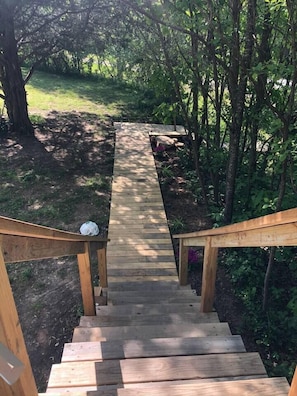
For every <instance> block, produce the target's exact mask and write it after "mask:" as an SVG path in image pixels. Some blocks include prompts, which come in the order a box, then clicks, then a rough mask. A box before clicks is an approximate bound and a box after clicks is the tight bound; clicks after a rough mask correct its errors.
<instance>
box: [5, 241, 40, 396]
mask: <svg viewBox="0 0 297 396" xmlns="http://www.w3.org/2000/svg"><path fill="white" fill-rule="evenodd" d="M0 279H1V287H0V342H1V343H2V344H3V345H5V346H6V347H7V348H8V349H9V350H10V351H11V352H12V353H13V354H14V355H15V356H16V357H17V358H18V359H19V360H20V361H21V362H22V363H23V364H24V370H23V372H22V373H21V375H20V377H19V379H18V380H17V381H16V382H15V383H14V384H13V385H8V384H7V383H6V382H5V381H4V380H3V379H1V378H0V395H5V396H13V395H18V396H28V395H30V396H37V395H38V391H37V387H36V383H35V379H34V376H33V372H32V368H31V364H30V360H29V356H28V353H27V348H26V344H25V341H24V336H23V333H22V329H21V325H20V321H19V317H18V313H17V309H16V306H15V302H14V298H13V294H12V290H11V286H10V282H9V278H8V274H7V271H6V266H5V262H4V257H3V253H2V246H1V240H0Z"/></svg>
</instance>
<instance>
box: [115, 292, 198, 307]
mask: <svg viewBox="0 0 297 396" xmlns="http://www.w3.org/2000/svg"><path fill="white" fill-rule="evenodd" d="M195 302H196V303H197V302H200V298H199V297H198V296H195V295H194V294H192V293H189V294H179V293H175V294H172V293H165V292H162V293H161V292H159V291H157V290H151V292H150V293H148V292H146V291H144V292H143V294H142V295H140V294H139V293H135V292H129V291H128V292H117V291H116V292H113V291H110V292H109V293H108V304H110V305H127V304H160V303H195Z"/></svg>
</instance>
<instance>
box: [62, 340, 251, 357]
mask: <svg viewBox="0 0 297 396" xmlns="http://www.w3.org/2000/svg"><path fill="white" fill-rule="evenodd" d="M232 352H237V353H243V352H246V350H245V347H244V344H243V342H242V339H241V337H240V336H238V335H237V336H229V337H202V338H200V339H196V338H154V339H148V340H126V341H124V340H113V341H105V342H80V343H72V344H70V343H69V344H66V345H65V347H64V352H63V357H62V362H76V361H87V360H93V361H95V360H97V361H99V360H110V359H134V358H141V357H161V356H163V357H165V356H186V355H206V354H218V353H232Z"/></svg>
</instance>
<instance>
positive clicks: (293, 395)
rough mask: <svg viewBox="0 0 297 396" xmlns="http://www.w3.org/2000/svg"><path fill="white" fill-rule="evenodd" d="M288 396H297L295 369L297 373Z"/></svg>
mask: <svg viewBox="0 0 297 396" xmlns="http://www.w3.org/2000/svg"><path fill="white" fill-rule="evenodd" d="M288 396H297V368H295V373H294V376H293V380H292V383H291V387H290V391H289V395H288Z"/></svg>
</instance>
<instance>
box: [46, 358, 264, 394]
mask: <svg viewBox="0 0 297 396" xmlns="http://www.w3.org/2000/svg"><path fill="white" fill-rule="evenodd" d="M73 372H75V375H73ZM261 374H265V368H264V366H263V363H262V361H261V358H260V356H259V355H258V354H257V353H245V354H244V358H243V354H242V353H232V354H224V355H220V354H214V355H196V356H172V357H160V358H145V359H125V360H106V361H103V362H89V361H87V362H69V363H62V364H60V365H53V366H52V372H51V376H50V379H49V385H48V388H49V389H51V388H55V387H61V386H84V385H85V386H87V385H99V386H100V385H109V384H121V383H123V384H125V383H133V382H157V381H170V380H172V379H174V380H183V379H194V378H215V377H224V376H225V377H228V376H230V377H232V376H240V375H261Z"/></svg>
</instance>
